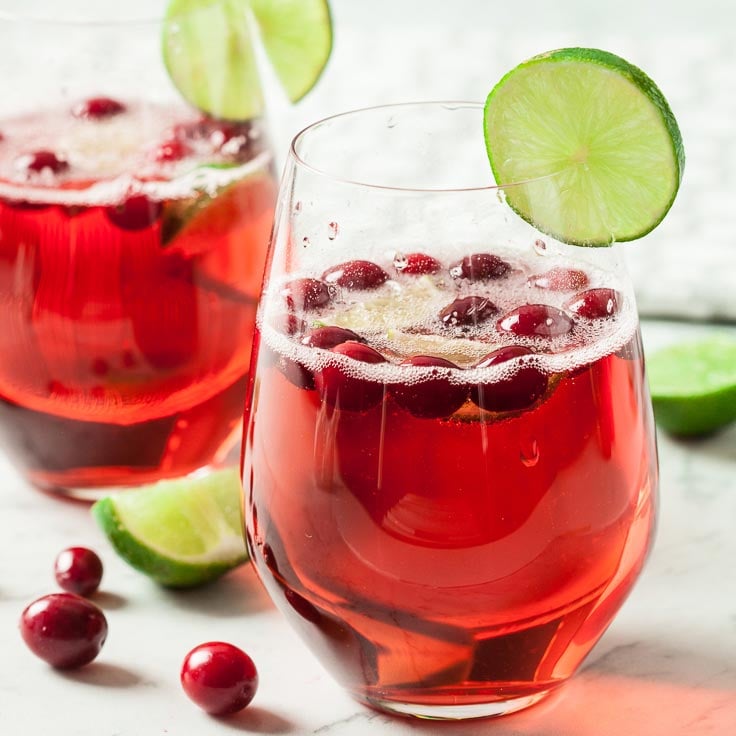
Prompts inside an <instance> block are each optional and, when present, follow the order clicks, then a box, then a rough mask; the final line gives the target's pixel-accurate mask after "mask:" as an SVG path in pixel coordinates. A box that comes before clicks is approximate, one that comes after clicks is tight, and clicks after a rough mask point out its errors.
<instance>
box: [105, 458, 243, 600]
mask: <svg viewBox="0 0 736 736" xmlns="http://www.w3.org/2000/svg"><path fill="white" fill-rule="evenodd" d="M240 499H241V485H240V479H239V477H238V474H237V472H236V471H235V470H233V469H228V470H222V471H218V472H216V473H212V474H211V475H207V476H204V477H201V478H184V479H180V480H174V481H162V482H160V483H156V484H153V485H151V486H147V487H145V488H142V489H139V490H131V491H125V492H123V493H121V494H119V495H117V496H113V497H107V498H104V499H102V500H101V501H98V502H97V503H96V504H95V505H94V506H93V507H92V513H93V515H94V516H95V518H96V519H97V522H98V523H99V524H100V526H101V527H102V529H103V531H104V532H105V534H106V536H107V537H108V539H109V541H110V542H111V544H112V546H113V547H114V548H115V550H116V552H118V554H119V555H120V556H121V557H122V558H123V559H124V560H126V562H128V563H129V564H130V565H131V566H133V567H135V568H136V569H138V570H140V571H141V572H143V573H144V574H146V575H148V576H149V577H151V578H152V579H153V580H155V581H156V582H158V583H160V584H161V585H166V586H171V587H188V586H192V585H198V584H201V583H204V582H208V581H209V580H212V579H214V578H216V577H219V576H220V575H222V574H223V573H225V572H227V571H228V570H230V569H232V568H233V567H235V566H237V565H239V564H241V563H243V562H245V560H246V559H247V552H246V549H245V543H244V540H243V531H242V523H241V508H240V505H241V500H240Z"/></svg>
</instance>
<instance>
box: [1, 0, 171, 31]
mask: <svg viewBox="0 0 736 736" xmlns="http://www.w3.org/2000/svg"><path fill="white" fill-rule="evenodd" d="M62 5H63V3H62ZM163 21H164V16H163V14H162V13H160V12H159V13H153V12H152V13H150V14H145V13H141V14H131V15H124V14H122V13H121V14H120V15H119V16H117V17H116V16H114V15H111V16H110V17H104V16H101V17H98V18H95V17H84V16H83V15H69V14H68V13H67V14H64V10H63V8H62V7H59V8H54V9H51V10H49V11H48V12H39V11H24V10H2V9H0V24H8V25H9V24H13V25H32V26H65V27H76V28H117V27H129V26H142V25H145V26H148V25H160V24H161V23H163Z"/></svg>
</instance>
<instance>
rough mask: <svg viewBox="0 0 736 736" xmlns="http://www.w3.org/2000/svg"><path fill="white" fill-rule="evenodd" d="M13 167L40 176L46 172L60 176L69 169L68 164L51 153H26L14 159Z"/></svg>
mask: <svg viewBox="0 0 736 736" xmlns="http://www.w3.org/2000/svg"><path fill="white" fill-rule="evenodd" d="M15 165H16V167H17V168H18V169H20V170H21V171H25V172H26V173H29V172H33V173H34V174H40V173H41V172H43V171H46V170H48V171H50V172H51V173H52V174H61V173H62V172H64V171H66V170H67V169H68V168H69V162H68V161H67V160H66V159H65V158H63V157H62V156H59V155H57V154H56V153H54V152H53V151H34V152H33V153H26V154H24V155H22V156H19V157H18V158H17V159H16V162H15Z"/></svg>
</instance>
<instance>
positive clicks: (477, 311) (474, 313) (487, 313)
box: [439, 296, 498, 327]
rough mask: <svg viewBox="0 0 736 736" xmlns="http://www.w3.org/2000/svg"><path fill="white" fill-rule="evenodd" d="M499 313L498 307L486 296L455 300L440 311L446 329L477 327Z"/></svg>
mask: <svg viewBox="0 0 736 736" xmlns="http://www.w3.org/2000/svg"><path fill="white" fill-rule="evenodd" d="M497 313H498V307H497V306H496V305H495V304H494V303H493V302H492V301H490V299H486V298H485V297H484V296H466V297H462V298H461V299H455V301H454V302H452V304H448V305H447V306H446V307H445V308H444V309H442V310H441V311H440V314H439V317H440V320H442V323H443V324H444V325H445V326H446V327H459V326H463V327H464V326H467V325H477V324H479V323H480V322H485V321H486V320H487V319H489V318H490V317H492V316H493V315H494V314H497Z"/></svg>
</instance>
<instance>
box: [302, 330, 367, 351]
mask: <svg viewBox="0 0 736 736" xmlns="http://www.w3.org/2000/svg"><path fill="white" fill-rule="evenodd" d="M349 340H352V341H353V342H365V339H364V338H362V337H361V336H360V335H359V334H358V333H357V332H353V331H352V330H348V329H347V328H345V327H334V326H326V327H315V328H314V329H313V330H310V331H309V332H308V333H307V334H306V335H305V336H304V337H303V338H302V344H303V345H306V346H307V347H310V348H322V349H323V350H330V349H331V348H334V347H337V346H338V345H341V344H342V343H344V342H348V341H349Z"/></svg>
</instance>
